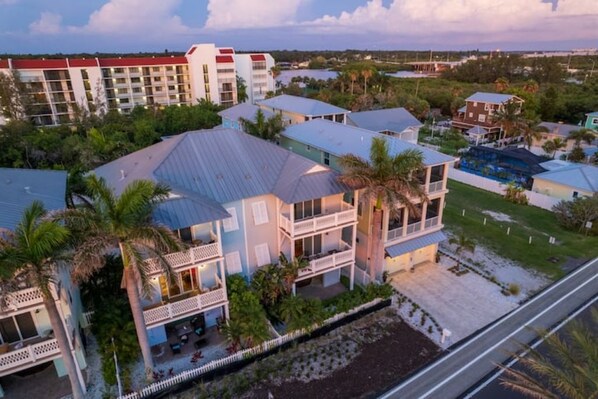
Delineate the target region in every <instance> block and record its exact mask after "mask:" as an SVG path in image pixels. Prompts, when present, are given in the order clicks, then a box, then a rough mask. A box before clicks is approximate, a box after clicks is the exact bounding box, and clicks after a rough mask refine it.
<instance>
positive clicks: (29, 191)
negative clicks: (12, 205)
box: [25, 186, 31, 194]
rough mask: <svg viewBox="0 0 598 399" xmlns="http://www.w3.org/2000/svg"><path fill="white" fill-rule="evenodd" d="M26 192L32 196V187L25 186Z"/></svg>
mask: <svg viewBox="0 0 598 399" xmlns="http://www.w3.org/2000/svg"><path fill="white" fill-rule="evenodd" d="M25 192H26V193H27V194H31V187H29V186H25Z"/></svg>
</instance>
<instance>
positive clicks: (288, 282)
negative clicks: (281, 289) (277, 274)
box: [278, 252, 309, 294]
mask: <svg viewBox="0 0 598 399" xmlns="http://www.w3.org/2000/svg"><path fill="white" fill-rule="evenodd" d="M278 262H279V267H280V268H281V274H282V278H283V280H284V282H285V289H286V294H290V293H291V291H292V288H293V284H295V280H296V279H297V276H298V274H299V270H301V269H303V268H305V267H307V266H309V261H308V260H307V259H305V258H304V257H303V255H301V256H297V257H295V259H293V260H291V261H289V260H288V259H287V257H286V256H285V255H284V253H282V252H281V253H280V255H279V256H278Z"/></svg>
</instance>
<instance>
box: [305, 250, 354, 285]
mask: <svg viewBox="0 0 598 399" xmlns="http://www.w3.org/2000/svg"><path fill="white" fill-rule="evenodd" d="M308 260H309V265H308V266H307V267H305V268H303V269H301V270H299V273H298V277H297V280H298V281H300V280H303V279H306V278H311V277H314V276H317V275H319V274H322V273H325V272H329V271H332V270H336V269H340V268H342V267H345V266H349V265H351V263H352V262H354V261H355V251H354V249H353V248H351V246H350V245H349V244H348V243H346V242H344V241H342V240H340V242H339V246H338V249H333V250H330V251H328V252H325V253H320V254H316V255H312V256H310V257H308Z"/></svg>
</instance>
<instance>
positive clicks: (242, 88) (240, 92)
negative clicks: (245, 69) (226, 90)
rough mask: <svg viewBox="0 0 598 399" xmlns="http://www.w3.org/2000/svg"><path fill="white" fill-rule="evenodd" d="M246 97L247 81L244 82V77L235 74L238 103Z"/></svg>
mask: <svg viewBox="0 0 598 399" xmlns="http://www.w3.org/2000/svg"><path fill="white" fill-rule="evenodd" d="M248 98H249V96H248V95H247V83H246V82H245V79H243V78H242V77H240V76H239V75H237V101H238V102H239V103H244V102H245V101H247V99H248Z"/></svg>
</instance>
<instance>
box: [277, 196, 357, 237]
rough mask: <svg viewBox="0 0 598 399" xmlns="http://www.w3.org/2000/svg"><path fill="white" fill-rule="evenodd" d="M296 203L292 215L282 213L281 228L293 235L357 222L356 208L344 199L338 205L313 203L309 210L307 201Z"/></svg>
mask: <svg viewBox="0 0 598 399" xmlns="http://www.w3.org/2000/svg"><path fill="white" fill-rule="evenodd" d="M307 202H308V201H306V202H304V203H301V204H294V205H295V211H294V213H293V214H292V215H289V214H288V213H286V214H285V213H284V208H283V213H282V214H280V223H279V225H280V228H281V229H282V230H283V231H285V232H286V233H287V234H288V235H290V236H291V237H298V236H301V235H305V234H313V233H317V232H320V231H324V230H327V229H331V228H336V227H345V226H348V225H350V224H353V223H355V222H357V210H356V208H355V207H354V206H353V205H351V204H349V203H346V202H344V201H341V202H340V203H339V204H337V205H336V206H329V207H327V208H322V206H321V203H320V205H311V204H309V206H310V207H311V208H310V210H309V212H306V209H307V206H308V205H306V203H307Z"/></svg>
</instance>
